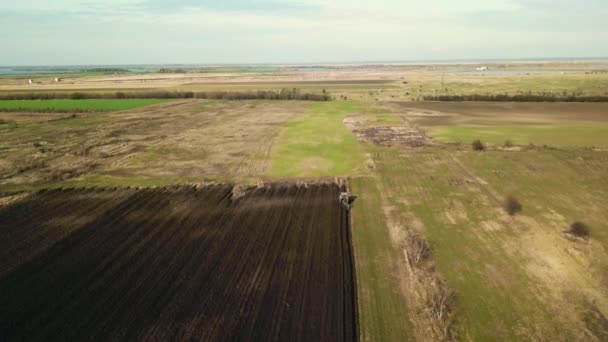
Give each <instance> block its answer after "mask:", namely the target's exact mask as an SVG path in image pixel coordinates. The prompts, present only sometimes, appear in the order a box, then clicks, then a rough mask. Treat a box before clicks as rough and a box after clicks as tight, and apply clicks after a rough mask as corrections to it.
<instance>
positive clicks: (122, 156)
mask: <svg viewBox="0 0 608 342" xmlns="http://www.w3.org/2000/svg"><path fill="white" fill-rule="evenodd" d="M308 107H311V104H310V103H307V102H302V101H300V102H293V101H276V102H270V101H243V102H230V101H204V100H177V101H172V102H169V103H163V104H159V105H155V106H150V107H144V108H138V109H134V110H130V111H123V112H108V113H105V112H104V113H88V114H84V115H80V116H77V117H72V116H68V117H65V118H62V119H61V120H57V119H48V120H37V121H31V120H30V121H27V120H26V121H19V122H17V124H16V125H10V124H5V125H0V134H1V135H2V140H1V141H0V191H2V190H11V189H12V190H19V189H22V190H24V189H25V190H27V189H36V188H45V187H48V186H53V185H58V186H63V185H65V183H66V182H67V183H77V184H84V185H97V186H105V185H108V186H112V185H125V186H128V185H141V186H143V185H161V184H173V183H189V182H198V181H202V180H203V179H205V178H208V179H214V180H223V181H239V182H254V183H255V182H256V181H258V180H260V179H262V178H265V176H266V175H267V174H268V172H269V170H270V155H271V153H272V146H273V145H274V141H275V140H276V139H278V138H279V134H280V133H281V131H282V128H283V127H284V126H285V125H287V124H288V122H289V121H290V120H293V119H295V118H298V117H304V116H305V115H306V110H307V109H308ZM11 114H12V115H13V116H15V115H18V114H13V113H11ZM347 133H348V132H347ZM24 156H27V157H25V158H24Z"/></svg>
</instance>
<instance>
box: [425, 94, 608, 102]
mask: <svg viewBox="0 0 608 342" xmlns="http://www.w3.org/2000/svg"><path fill="white" fill-rule="evenodd" d="M424 100H425V101H489V102H608V96H602V95H594V96H575V95H568V96H563V95H558V94H518V95H509V94H497V95H482V94H472V95H429V96H424Z"/></svg>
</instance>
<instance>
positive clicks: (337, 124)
mask: <svg viewBox="0 0 608 342" xmlns="http://www.w3.org/2000/svg"><path fill="white" fill-rule="evenodd" d="M357 109H358V107H357V104H356V103H354V102H328V103H315V104H313V105H312V106H311V108H310V109H309V111H308V113H307V115H306V116H305V117H304V118H302V119H300V120H295V121H292V122H289V123H288V124H287V127H286V128H285V130H284V132H283V133H282V134H281V136H280V137H279V140H278V141H277V143H276V144H275V148H274V150H273V151H272V156H271V169H270V176H272V177H278V178H282V177H335V176H347V175H352V174H353V173H356V172H357V169H358V168H360V167H361V165H362V164H363V157H362V154H361V149H360V147H359V145H358V144H357V140H356V139H355V137H354V136H353V135H352V133H351V132H350V131H349V130H348V129H347V128H346V127H344V125H343V123H342V121H343V120H344V118H345V117H346V116H347V115H348V114H352V113H354V112H355V111H356V110H357Z"/></svg>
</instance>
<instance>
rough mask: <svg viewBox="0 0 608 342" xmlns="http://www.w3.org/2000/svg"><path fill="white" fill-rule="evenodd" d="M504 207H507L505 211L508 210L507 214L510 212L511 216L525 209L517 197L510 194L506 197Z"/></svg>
mask: <svg viewBox="0 0 608 342" xmlns="http://www.w3.org/2000/svg"><path fill="white" fill-rule="evenodd" d="M504 208H505V211H506V212H507V214H509V215H511V216H514V215H515V214H517V213H519V212H520V211H522V209H523V207H522V205H521V203H519V201H518V200H517V198H515V197H513V196H508V197H507V198H506V199H505V204H504Z"/></svg>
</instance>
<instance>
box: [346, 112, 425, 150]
mask: <svg viewBox="0 0 608 342" xmlns="http://www.w3.org/2000/svg"><path fill="white" fill-rule="evenodd" d="M344 125H345V126H346V127H347V128H348V129H350V130H351V131H352V132H353V134H354V135H355V136H356V137H357V140H359V141H362V142H367V143H371V144H374V145H378V146H386V147H392V146H395V147H421V146H428V145H431V143H432V142H431V139H430V138H429V137H428V136H427V135H426V134H425V133H424V132H422V131H421V130H420V129H418V127H416V126H414V125H412V124H410V123H409V122H407V121H404V122H403V123H402V124H400V125H397V126H375V127H368V125H367V123H366V121H365V119H364V118H361V117H348V118H345V119H344Z"/></svg>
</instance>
